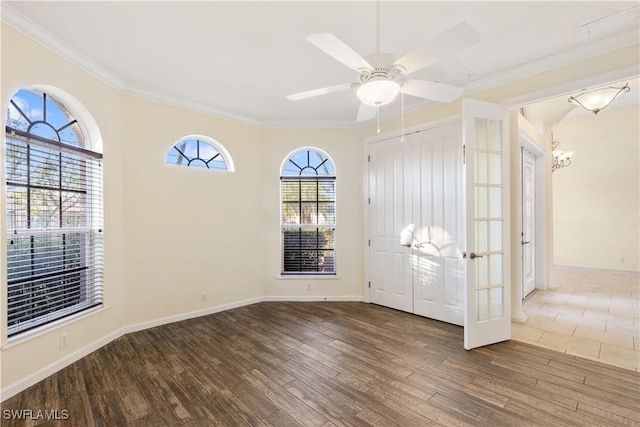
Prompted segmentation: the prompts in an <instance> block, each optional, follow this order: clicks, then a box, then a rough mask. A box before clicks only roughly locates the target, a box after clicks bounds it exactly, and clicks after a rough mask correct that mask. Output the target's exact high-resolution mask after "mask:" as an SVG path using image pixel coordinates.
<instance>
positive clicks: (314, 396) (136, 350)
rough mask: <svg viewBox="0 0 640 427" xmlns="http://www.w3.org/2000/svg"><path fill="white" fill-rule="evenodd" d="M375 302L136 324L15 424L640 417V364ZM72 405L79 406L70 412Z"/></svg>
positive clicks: (588, 421) (34, 392)
mask: <svg viewBox="0 0 640 427" xmlns="http://www.w3.org/2000/svg"><path fill="white" fill-rule="evenodd" d="M462 333H463V332H462V328H460V327H458V326H453V325H449V324H446V323H441V322H437V321H434V320H429V319H425V318H422V317H419V316H414V315H411V314H407V313H402V312H398V311H394V310H391V309H387V308H383V307H379V306H375V305H372V304H365V303H352V302H323V303H300V302H296V303H282V302H264V303H259V304H254V305H250V306H246V307H242V308H238V309H234V310H229V311H225V312H221V313H217V314H213V315H210V316H205V317H200V318H197V319H192V320H187V321H183V322H178V323H172V324H169V325H164V326H160V327H156V328H152V329H148V330H145V331H141V332H136V333H132V334H129V335H125V336H123V337H121V338H119V339H117V340H116V341H114V342H112V343H110V344H108V345H107V346H105V347H103V348H101V349H100V350H98V351H96V352H94V353H92V354H90V355H89V356H87V357H85V358H83V359H81V360H80V361H78V362H76V363H74V364H72V365H70V366H68V367H67V368H65V369H63V370H61V371H59V372H58V373H56V374H54V375H52V376H50V377H48V378H47V379H45V380H43V381H41V382H40V383H38V384H36V385H34V386H33V387H31V388H29V389H28V390H26V391H24V392H22V393H20V394H18V395H16V396H14V397H12V398H11V399H9V400H7V401H6V402H4V403H3V405H2V415H6V414H7V412H6V411H7V410H32V411H34V415H35V414H36V411H38V410H47V411H51V410H58V411H59V412H58V415H64V414H65V413H66V414H67V415H68V419H67V420H57V421H56V420H53V421H45V420H31V421H28V422H26V423H25V421H24V420H22V421H18V420H7V419H6V418H5V417H3V419H2V421H1V422H0V424H2V426H3V427H4V426H7V427H8V426H14V425H19V426H25V425H47V426H49V425H51V426H67V425H69V426H85V425H87V426H126V425H132V426H214V425H222V426H242V425H260V426H264V425H267V426H297V425H305V426H333V425H335V426H343V425H349V426H365V425H375V426H396V425H397V426H429V425H445V426H451V425H478V426H497V425H505V426H520V425H526V426H530V425H540V426H569V425H589V426H591V425H615V426H618V425H640V399H639V398H640V374H638V373H637V372H633V371H629V370H625V369H621V368H617V367H614V366H610V365H604V364H601V363H599V362H595V361H590V360H586V359H580V358H577V357H574V356H571V355H568V354H563V353H559V352H555V351H551V350H547V349H543V348H539V347H534V346H531V345H529V344H524V343H519V342H516V341H509V342H505V343H501V344H496V345H492V346H489V347H484V348H480V349H476V350H473V351H465V350H464V349H463V347H462ZM62 411H67V412H62Z"/></svg>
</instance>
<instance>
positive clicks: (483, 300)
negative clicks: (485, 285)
mask: <svg viewBox="0 0 640 427" xmlns="http://www.w3.org/2000/svg"><path fill="white" fill-rule="evenodd" d="M476 295H477V296H478V321H482V320H489V290H488V289H480V290H479V291H477V293H476Z"/></svg>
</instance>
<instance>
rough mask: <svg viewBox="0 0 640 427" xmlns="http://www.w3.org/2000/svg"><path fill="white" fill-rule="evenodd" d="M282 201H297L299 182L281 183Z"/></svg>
mask: <svg viewBox="0 0 640 427" xmlns="http://www.w3.org/2000/svg"><path fill="white" fill-rule="evenodd" d="M281 184H282V185H281V186H280V188H281V196H282V200H299V197H300V182H299V181H281Z"/></svg>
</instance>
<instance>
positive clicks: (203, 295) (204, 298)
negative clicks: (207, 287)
mask: <svg viewBox="0 0 640 427" xmlns="http://www.w3.org/2000/svg"><path fill="white" fill-rule="evenodd" d="M200 300H201V301H202V302H207V301H208V300H209V296H208V295H207V293H206V292H203V293H202V296H201V297H200Z"/></svg>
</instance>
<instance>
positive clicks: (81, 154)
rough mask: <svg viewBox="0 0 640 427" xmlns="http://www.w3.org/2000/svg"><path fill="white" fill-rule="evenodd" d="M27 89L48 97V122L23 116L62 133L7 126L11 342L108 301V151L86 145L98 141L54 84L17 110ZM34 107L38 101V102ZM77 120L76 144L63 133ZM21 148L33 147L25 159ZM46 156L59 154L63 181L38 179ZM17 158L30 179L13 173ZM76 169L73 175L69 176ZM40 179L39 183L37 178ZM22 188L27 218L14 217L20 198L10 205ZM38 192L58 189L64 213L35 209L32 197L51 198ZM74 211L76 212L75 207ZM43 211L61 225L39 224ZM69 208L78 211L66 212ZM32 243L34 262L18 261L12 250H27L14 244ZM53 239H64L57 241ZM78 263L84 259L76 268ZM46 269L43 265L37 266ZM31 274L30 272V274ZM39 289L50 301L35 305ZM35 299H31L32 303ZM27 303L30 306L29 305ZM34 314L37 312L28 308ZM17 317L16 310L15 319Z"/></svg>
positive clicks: (16, 252) (45, 207)
mask: <svg viewBox="0 0 640 427" xmlns="http://www.w3.org/2000/svg"><path fill="white" fill-rule="evenodd" d="M21 91H25V92H29V93H30V94H31V95H36V96H41V97H42V100H43V109H44V112H43V117H42V120H31V119H30V118H29V117H27V115H26V114H25V113H24V112H23V111H22V110H21V109H20V108H18V109H17V111H18V112H19V113H20V114H21V115H22V117H24V118H25V119H26V120H27V121H28V122H29V126H28V127H27V129H28V130H30V129H32V128H33V127H34V126H33V125H34V123H38V124H42V125H46V126H48V128H50V129H53V130H54V131H55V137H56V138H57V140H55V139H49V138H47V137H43V136H41V135H39V134H38V133H31V132H29V131H28V130H27V131H25V130H23V129H17V128H13V127H11V126H10V125H9V124H7V125H6V126H5V141H4V149H5V177H4V178H5V196H4V197H5V200H6V202H7V203H6V206H5V212H6V214H7V218H6V221H5V228H6V231H5V233H6V234H5V238H6V240H5V244H6V245H7V246H6V260H5V269H6V270H5V271H6V277H5V280H6V286H7V311H6V314H5V319H4V320H5V321H6V325H7V337H8V339H9V340H10V341H13V340H16V339H20V338H22V337H25V336H30V335H32V334H33V333H35V332H39V331H43V330H48V329H49V328H55V327H57V326H58V325H60V324H61V323H66V322H67V321H73V320H75V319H77V318H79V317H81V316H85V315H88V314H90V313H92V312H94V311H95V310H96V309H99V308H102V307H103V306H104V300H103V263H104V260H103V229H102V228H103V224H102V222H103V215H104V206H103V188H104V180H103V176H102V162H103V160H102V159H103V155H102V153H100V152H97V151H93V150H91V149H88V148H86V146H90V144H91V141H90V140H89V137H88V134H87V132H86V130H85V128H84V126H82V123H80V122H79V121H78V120H77V119H76V118H77V117H78V116H77V115H76V114H74V113H73V112H72V111H71V109H70V108H69V107H68V104H67V103H65V102H63V101H61V100H60V99H59V98H58V97H57V96H52V95H51V93H50V92H49V91H47V90H44V89H41V88H38V87H27V88H22V89H20V90H19V91H17V92H16V93H15V94H14V95H13V96H12V98H11V100H10V102H9V105H7V108H9V107H10V106H11V105H13V107H14V109H15V108H16V106H17V105H16V103H14V98H15V99H17V96H18V94H19V93H20V92H21ZM47 98H48V99H50V100H53V101H54V103H55V106H57V107H58V108H59V111H60V112H62V113H63V114H64V115H65V117H66V118H68V119H69V123H68V124H66V125H64V126H62V127H60V128H59V129H56V127H55V126H54V125H53V122H50V121H48V120H47V112H46V105H47V104H46V102H47ZM30 107H32V106H31V105H30ZM13 123H18V121H14V122H12V123H11V124H13ZM72 125H75V126H76V127H77V129H76V133H77V132H80V133H79V134H77V135H76V138H75V139H76V141H75V142H73V141H70V142H65V141H64V140H63V137H62V136H61V133H60V131H61V130H63V129H64V128H67V127H69V126H72ZM83 145H84V146H83ZM20 150H24V152H25V153H26V156H25V158H24V159H21V158H20V157H19V153H20ZM42 155H44V156H46V158H47V159H49V160H51V159H57V161H56V162H57V168H54V169H53V172H52V173H53V174H54V175H55V176H56V178H55V181H56V182H54V181H51V182H46V180H47V179H49V180H51V178H50V177H49V178H46V177H45V178H42V177H41V178H40V179H41V180H42V179H44V180H45V182H44V183H42V185H40V184H38V182H37V180H38V179H37V178H34V174H35V173H37V172H33V171H32V169H37V168H38V166H36V165H38V162H39V161H40V162H42V159H44V157H40V158H39V157H38V156H42ZM16 156H18V157H16ZM13 161H15V162H16V164H17V165H19V164H21V163H23V162H24V166H23V167H24V169H25V172H24V179H26V181H25V182H21V180H20V176H19V175H13V176H11V175H10V173H12V172H10V170H9V168H7V167H6V165H7V164H8V163H9V162H13ZM54 164H55V162H54ZM40 167H41V168H42V167H44V164H43V163H40ZM69 172H71V173H72V175H65V173H69ZM13 173H15V170H14V171H13ZM70 178H71V179H72V180H77V182H72V181H67V182H66V183H65V180H69V179H70ZM33 180H35V181H36V182H35V183H33V182H32V181H33ZM75 187H77V188H75ZM17 189H24V191H25V194H27V196H26V197H27V208H26V212H24V213H23V215H25V216H24V218H20V222H18V221H17V220H16V219H15V218H13V219H11V218H9V211H10V210H11V209H15V208H16V206H15V205H14V204H13V203H9V197H10V196H13V195H14V194H15V193H11V192H12V191H14V192H15V191H16V190H17ZM35 190H41V191H43V192H50V194H53V195H57V196H58V199H57V200H58V202H57V203H59V206H56V209H58V212H57V213H55V209H54V210H53V213H51V212H52V211H51V206H50V205H48V204H47V203H46V202H42V203H43V205H42V207H43V210H38V206H36V207H35V208H33V207H28V206H31V203H30V202H29V200H32V199H33V200H34V201H36V203H37V202H38V201H42V200H44V199H43V197H44V196H42V195H39V196H34V193H35ZM69 195H76V196H78V199H75V200H74V199H70V200H71V202H72V204H71V205H70V207H68V208H64V207H63V206H64V203H65V201H69V199H67V200H65V197H67V198H68V196H69ZM34 197H35V198H34ZM76 205H79V206H80V210H79V211H78V210H74V208H75V206H76ZM34 209H35V210H34ZM70 209H71V211H69V210H70ZM38 212H43V213H45V214H46V213H49V214H50V215H51V218H54V217H55V218H57V224H55V223H54V224H53V225H50V224H49V225H45V226H43V225H42V224H41V223H40V224H37V223H33V222H32V221H33V215H37V214H38ZM78 212H80V215H79V216H74V213H75V214H77V213H78ZM69 213H70V216H69V215H65V214H69ZM54 214H55V215H54ZM65 218H66V219H67V220H69V219H71V220H70V222H67V223H66V224H65ZM72 223H75V224H72ZM10 225H11V226H10ZM36 225H37V226H36ZM21 239H23V240H21ZM37 239H44V241H46V242H47V243H46V245H47V246H46V247H45V249H42V246H40V248H39V247H38V246H37V245H38V243H36V241H37ZM47 239H50V240H47ZM56 239H57V240H56ZM16 241H17V242H16ZM24 242H27V243H28V252H30V253H31V256H30V258H31V259H30V260H29V261H25V260H24V259H22V260H20V259H19V258H18V260H17V261H16V259H15V258H14V259H10V258H11V257H12V256H16V255H17V256H18V257H20V256H21V253H20V249H12V248H11V246H12V245H13V244H22V243H24ZM50 242H60V243H54V244H53V246H49V245H50V244H51V243H50ZM40 245H42V244H40ZM49 251H52V252H49ZM52 254H57V255H52ZM60 254H62V255H60ZM65 254H66V255H65ZM60 256H62V260H60ZM75 264H78V265H77V266H76V267H75V268H71V267H72V266H73V265H75ZM12 269H13V270H14V273H16V272H17V273H16V274H17V275H16V274H14V276H13V277H11V276H12V273H11V270H12ZM38 269H40V270H39V271H37V270H38ZM36 271H37V274H36ZM25 272H27V274H24V273H25ZM12 288H13V289H12ZM25 289H26V290H25ZM12 292H13V295H12ZM38 292H40V293H41V294H46V300H48V302H46V303H41V305H40V306H38V304H37V303H34V302H33V301H34V300H37V298H38ZM73 295H75V297H74V296H73ZM27 300H28V301H30V302H28V303H27V302H26V301H27ZM49 301H53V302H49ZM23 303H26V304H27V305H23ZM29 304H30V305H29ZM34 304H35V305H34ZM25 307H26V308H25ZM43 307H44V308H43ZM29 312H31V314H25V313H29ZM34 313H35V314H34ZM11 316H14V317H13V319H11ZM30 316H33V317H30ZM16 317H17V320H16ZM10 319H11V323H10Z"/></svg>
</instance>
